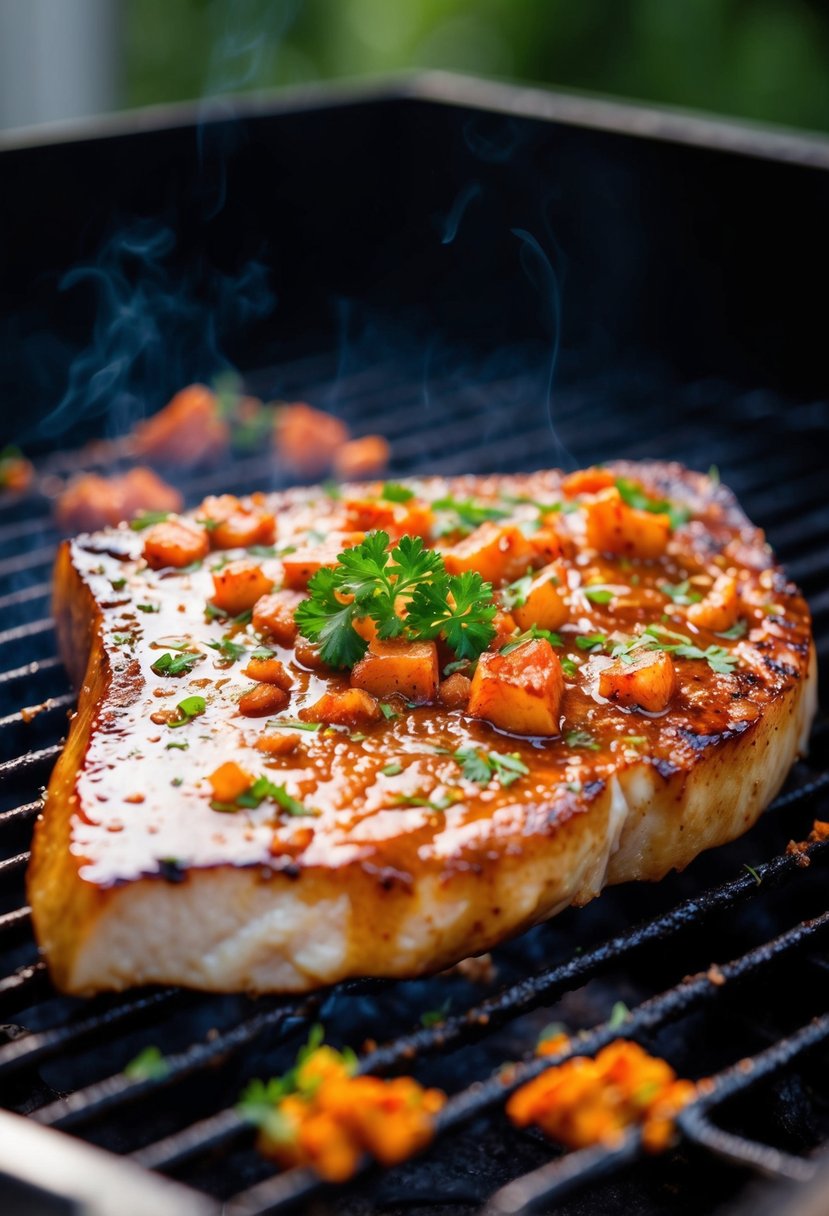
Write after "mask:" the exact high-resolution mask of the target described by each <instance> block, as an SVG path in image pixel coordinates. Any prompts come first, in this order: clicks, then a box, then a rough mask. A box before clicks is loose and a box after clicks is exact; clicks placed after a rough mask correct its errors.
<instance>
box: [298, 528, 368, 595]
mask: <svg viewBox="0 0 829 1216" xmlns="http://www.w3.org/2000/svg"><path fill="white" fill-rule="evenodd" d="M362 540H365V533H363V532H338V533H334V534H332V535H331V536H329V537H328V539H327V540H326V541H325V542H324V543H323V544H321V545H309V546H307V547H304V546H303V547H300V548H298V549H297V550H296V551H295V552H294V553H288V554H286V555H285V557H284V559H283V562H282V579H283V582H284V584H285V586H286V587H288V588H290V589H291V590H293V591H304V590H305V588H306V587H307V586H308V584H309V582H310V581H311V579H312V578H313V577H314V575H315V574H316V572H317V571H318V570H322V568H323V567H324V566H327V567H329V568H333V567H334V566H336V564H337V558H338V557H339V555H340V554H341V553H342V551H343V549H351V548H353V547H354V545H359V544H360V542H361V541H362Z"/></svg>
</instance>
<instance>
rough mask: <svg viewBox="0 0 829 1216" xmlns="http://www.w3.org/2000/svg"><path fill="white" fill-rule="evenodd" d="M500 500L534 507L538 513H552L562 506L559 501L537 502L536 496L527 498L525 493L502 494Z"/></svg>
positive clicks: (519, 505)
mask: <svg viewBox="0 0 829 1216" xmlns="http://www.w3.org/2000/svg"><path fill="white" fill-rule="evenodd" d="M501 501H502V502H507V503H510V504H511V505H513V506H516V507H535V509H536V511H538V512H539V514H540V515H552V514H553V513H554V512H558V511H561V510H562V508H563V507H564V504H563V503H561V502H539V501H538V499H536V498H527V496H526V495H525V494H502V495H501Z"/></svg>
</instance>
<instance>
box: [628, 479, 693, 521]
mask: <svg viewBox="0 0 829 1216" xmlns="http://www.w3.org/2000/svg"><path fill="white" fill-rule="evenodd" d="M616 489H617V490H618V491H619V493H620V495H621V496H622V501H623V502H625V503H627V505H628V506H629V507H635V508H636V509H637V510H638V511H649V512H650V513H651V514H652V515H667V516H668V518H669V519H670V521H671V528H672V529H673V530H674V531H675V530H676V529H677V528H681V527H682V525H683V524H687V522H688V520H689V519H690V518H691V511H690V509H689V508H688V507H686V506H685V505H684V504H683V503H678V502H672V501H671V500H670V499H668V498H651V497H650V495H649V494H646V493H645V491H644V490H643V489H642V487H641V486H639V485H637V484H636V482H635V481H629V480H628V479H627V478H626V477H618V478H617V479H616Z"/></svg>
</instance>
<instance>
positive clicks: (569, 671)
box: [561, 656, 579, 680]
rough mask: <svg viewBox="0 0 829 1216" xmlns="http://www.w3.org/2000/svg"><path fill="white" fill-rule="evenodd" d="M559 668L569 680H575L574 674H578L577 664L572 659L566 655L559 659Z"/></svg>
mask: <svg viewBox="0 0 829 1216" xmlns="http://www.w3.org/2000/svg"><path fill="white" fill-rule="evenodd" d="M561 670H562V671H563V672H564V674H565V675H566V676H567V678H568V679H569V680H575V678H576V676H577V675H578V674H579V668H578V664H577V663H574V662H573V660H572V659H570V658H567V657H566V656H565V657H564V658H563V659H562V660H561Z"/></svg>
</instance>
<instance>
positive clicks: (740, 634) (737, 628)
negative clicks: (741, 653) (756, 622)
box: [714, 617, 748, 642]
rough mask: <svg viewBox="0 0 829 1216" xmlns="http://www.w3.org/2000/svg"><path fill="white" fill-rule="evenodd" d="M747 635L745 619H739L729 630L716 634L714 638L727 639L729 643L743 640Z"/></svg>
mask: <svg viewBox="0 0 829 1216" xmlns="http://www.w3.org/2000/svg"><path fill="white" fill-rule="evenodd" d="M747 633H748V621H747V620H746V619H745V617H740V619H739V621H737V622H736V623H735V624H734V625H732V626H731V628H730V629H724V630H723V631H722V633H717V634H715V635H714V636H715V637H718V638H727V639H728V641H729V642H736V641H737V640H738V638H744V637H745V636H746V634H747Z"/></svg>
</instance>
